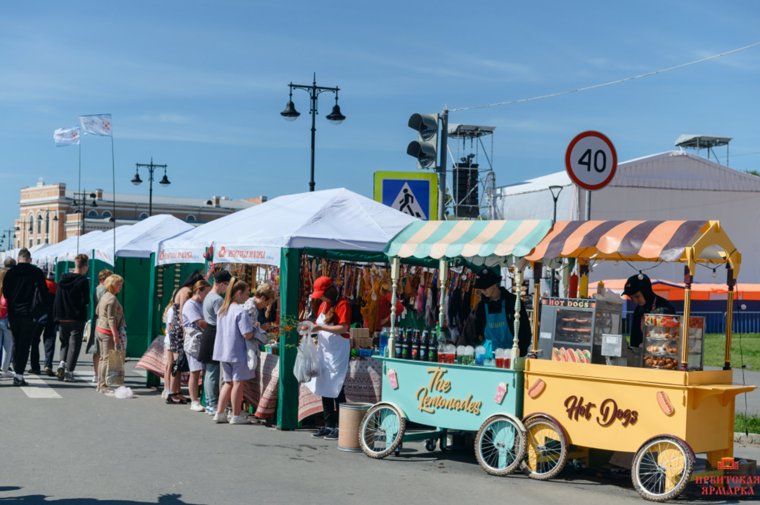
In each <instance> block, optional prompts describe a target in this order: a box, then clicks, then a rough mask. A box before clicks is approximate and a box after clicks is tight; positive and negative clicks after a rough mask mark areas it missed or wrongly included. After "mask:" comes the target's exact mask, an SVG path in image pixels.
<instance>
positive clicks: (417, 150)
mask: <svg viewBox="0 0 760 505" xmlns="http://www.w3.org/2000/svg"><path fill="white" fill-rule="evenodd" d="M409 128H411V129H413V130H416V131H417V133H419V135H420V138H419V140H413V141H411V142H409V145H408V146H407V147H406V154H408V155H409V156H412V157H413V158H416V159H417V166H418V167H419V168H430V167H435V165H436V154H437V147H438V114H417V113H415V114H412V115H411V116H409Z"/></svg>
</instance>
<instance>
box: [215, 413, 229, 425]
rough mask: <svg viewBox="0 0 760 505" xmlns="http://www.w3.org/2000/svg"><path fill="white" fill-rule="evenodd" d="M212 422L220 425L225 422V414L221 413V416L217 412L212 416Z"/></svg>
mask: <svg viewBox="0 0 760 505" xmlns="http://www.w3.org/2000/svg"><path fill="white" fill-rule="evenodd" d="M214 422H215V423H216V424H222V423H226V422H227V414H226V413H225V412H222V413H221V414H220V413H219V412H217V413H216V414H214Z"/></svg>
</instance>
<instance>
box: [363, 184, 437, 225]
mask: <svg viewBox="0 0 760 505" xmlns="http://www.w3.org/2000/svg"><path fill="white" fill-rule="evenodd" d="M375 201H377V202H380V203H382V204H384V205H387V206H389V207H393V208H394V209H396V210H398V211H400V212H404V213H406V214H409V215H410V216H414V217H417V218H419V219H424V220H429V219H431V216H432V218H433V219H436V218H437V217H438V175H437V174H436V173H434V172H375Z"/></svg>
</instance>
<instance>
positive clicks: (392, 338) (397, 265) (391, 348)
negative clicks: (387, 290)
mask: <svg viewBox="0 0 760 505" xmlns="http://www.w3.org/2000/svg"><path fill="white" fill-rule="evenodd" d="M400 269H401V260H400V259H399V257H398V256H396V257H394V258H393V259H391V334H390V335H388V346H387V349H388V356H390V357H391V358H396V357H398V356H396V300H397V299H398V298H397V297H398V295H397V293H398V287H397V286H398V274H399V270H400Z"/></svg>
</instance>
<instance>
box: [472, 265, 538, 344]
mask: <svg viewBox="0 0 760 505" xmlns="http://www.w3.org/2000/svg"><path fill="white" fill-rule="evenodd" d="M475 289H476V290H477V291H478V293H479V295H480V302H479V303H478V307H477V308H476V309H475V323H476V328H477V332H478V335H481V336H482V337H483V346H484V347H485V348H486V350H487V351H488V350H489V348H490V351H491V352H493V351H494V350H496V349H511V348H512V345H513V344H514V329H515V302H516V301H517V297H516V296H515V295H514V294H512V293H510V292H509V291H507V290H506V289H505V288H503V287H502V286H501V276H500V275H498V274H496V273H495V272H494V271H493V270H491V269H490V268H487V267H483V268H482V269H481V270H479V271H478V272H477V278H476V279H475ZM519 332H520V333H519V335H518V338H517V345H518V347H519V348H520V356H525V355H526V354H527V352H528V347H530V342H531V331H530V319H529V318H528V313H527V311H526V310H525V304H522V306H521V307H520V330H519Z"/></svg>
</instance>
